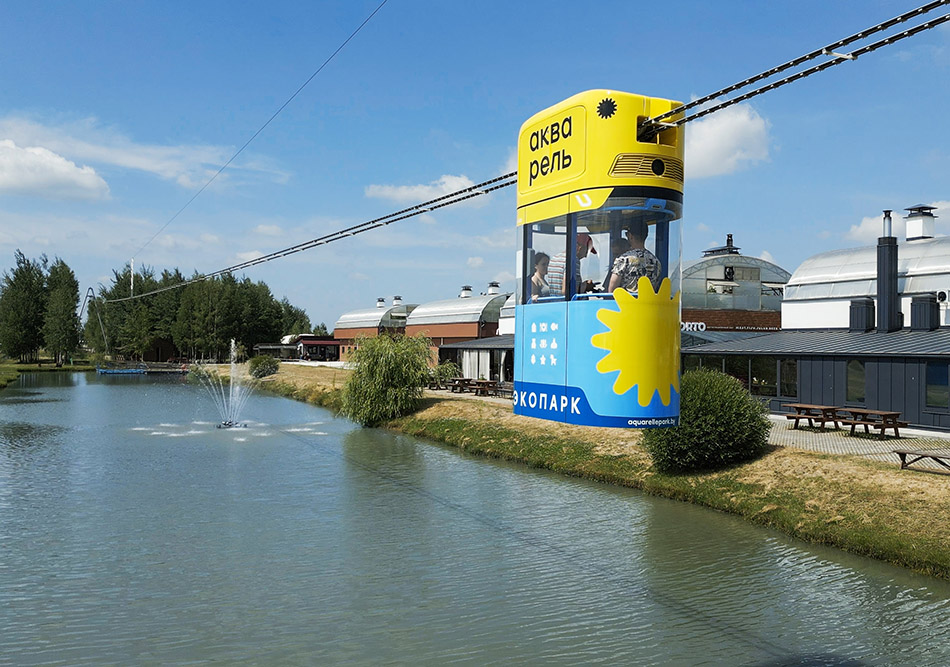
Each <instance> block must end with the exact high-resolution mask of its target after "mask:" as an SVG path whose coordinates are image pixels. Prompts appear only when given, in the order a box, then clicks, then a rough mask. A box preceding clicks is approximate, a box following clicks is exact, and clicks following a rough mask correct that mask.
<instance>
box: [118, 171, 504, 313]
mask: <svg viewBox="0 0 950 667" xmlns="http://www.w3.org/2000/svg"><path fill="white" fill-rule="evenodd" d="M517 175H518V172H515V171H513V172H511V173H508V174H504V175H503V176H497V177H495V178H492V179H490V180H487V181H484V182H482V183H478V184H476V185H471V186H469V187H467V188H463V189H461V190H457V191H455V192H452V193H449V194H447V195H442V196H441V197H436V198H435V199H430V200H429V201H427V202H423V203H421V204H416V205H415V206H410V207H409V208H404V209H402V210H401V211H396V212H395V213H390V214H389V215H384V216H382V217H379V218H374V219H373V220H367V221H366V222H361V223H359V224H357V225H353V226H351V227H347V228H345V229H341V230H338V231H335V232H331V233H330V234H325V235H323V236H319V237H317V238H315V239H311V240H309V241H305V242H304V243H298V244H297V245H293V246H290V247H289V248H284V249H282V250H277V251H274V252H272V253H269V254H267V255H261V256H260V257H256V258H255V259H251V260H248V261H246V262H241V263H240V264H234V265H232V266H229V267H227V268H224V269H220V270H218V271H214V272H212V273H207V274H203V275H200V276H196V277H194V278H191V279H189V280H185V281H182V282H180V283H175V284H174V285H168V286H165V287H160V288H158V289H155V290H152V291H150V292H142V293H140V294H135V295H134V296H127V297H122V298H119V299H106V300H104V301H103V303H119V302H122V301H131V300H133V299H139V298H142V297H145V296H150V295H153V294H159V293H161V292H167V291H168V290H173V289H178V288H179V287H184V286H185V285H190V284H192V283H196V282H201V281H204V280H210V279H212V278H216V277H218V276H223V275H226V274H229V273H234V272H236V271H240V270H241V269H246V268H249V267H251V266H256V265H258V264H264V263H266V262H271V261H273V260H275V259H280V258H282V257H287V256H288V255H293V254H296V253H298V252H303V251H304V250H309V249H310V248H315V247H317V246H321V245H325V244H327V243H332V242H333V241H339V240H341V239H345V238H349V237H350V236H355V235H356V234H361V233H363V232H367V231H369V230H371V229H377V228H379V227H385V226H386V225H389V224H392V223H393V222H398V221H400V220H406V219H407V218H412V217H414V216H417V215H421V214H423V213H428V212H429V211H434V210H437V209H440V208H444V207H446V206H451V205H453V204H458V203H461V202H463V201H466V200H468V199H472V198H474V197H479V196H481V195H487V194H489V193H491V192H494V191H495V190H500V189H502V188H506V187H508V186H509V185H514V184H515V183H516V182H517V180H516V177H517Z"/></svg>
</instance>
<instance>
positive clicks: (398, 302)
mask: <svg viewBox="0 0 950 667" xmlns="http://www.w3.org/2000/svg"><path fill="white" fill-rule="evenodd" d="M393 305H394V306H401V305H402V297H401V296H399V295H398V294H397V295H396V296H394V297H393Z"/></svg>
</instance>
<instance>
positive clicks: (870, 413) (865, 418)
mask: <svg viewBox="0 0 950 667" xmlns="http://www.w3.org/2000/svg"><path fill="white" fill-rule="evenodd" d="M840 410H841V412H843V413H845V414H846V415H850V417H845V418H842V419H840V420H839V421H840V422H841V423H842V424H850V426H851V435H854V429H855V427H857V426H863V427H864V432H865V433H870V430H869V429H872V428H874V429H877V430H879V431H880V432H881V440H883V439H884V438H885V434H886V432H887V429H893V430H894V437H895V438H899V437H901V434H900V427H901V426H907V422H902V421H900V418H901V413H900V412H896V411H894V410H871V409H870V408H840Z"/></svg>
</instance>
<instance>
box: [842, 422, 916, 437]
mask: <svg viewBox="0 0 950 667" xmlns="http://www.w3.org/2000/svg"><path fill="white" fill-rule="evenodd" d="M838 421H839V422H841V423H842V424H848V425H850V426H851V435H854V429H855V427H857V426H863V427H864V432H865V433H870V432H871V431H870V430H868V429H869V428H876V429H877V430H879V431H880V432H881V433H880V438H881V440H883V439H884V437H885V431H887V429H889V428H892V429H894V437H895V438H899V437H901V433H900V429H901V428H903V427H906V426H907V425H908V423H907V422H893V423H887V424H885V423H883V422H878V421H868V420H866V419H839V420H838Z"/></svg>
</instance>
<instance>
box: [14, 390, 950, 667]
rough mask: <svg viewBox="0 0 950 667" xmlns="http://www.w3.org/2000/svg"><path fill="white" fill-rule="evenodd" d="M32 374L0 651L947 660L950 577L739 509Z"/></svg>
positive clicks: (193, 657) (292, 418) (316, 422)
mask: <svg viewBox="0 0 950 667" xmlns="http://www.w3.org/2000/svg"><path fill="white" fill-rule="evenodd" d="M31 391H34V389H31ZM35 391H39V392H41V393H42V396H40V398H46V397H48V398H55V399H62V400H60V401H59V402H56V403H50V404H45V405H43V404H33V405H29V404H26V403H24V404H18V405H15V406H11V408H10V409H11V411H14V412H16V418H15V419H12V420H10V421H8V422H5V423H4V425H3V426H2V427H0V451H2V452H3V455H0V554H2V558H0V599H2V600H3V601H4V604H2V605H0V629H2V631H3V643H2V645H0V646H2V648H0V662H3V661H9V662H10V663H12V664H20V663H36V662H51V663H59V664H72V663H136V662H150V663H164V662H173V663H177V662H205V661H218V662H223V663H228V664H230V663H253V664H282V663H291V664H340V663H346V664H377V663H387V662H389V663H399V664H405V663H417V662H422V663H429V664H443V663H448V662H467V663H476V664H479V665H481V664H511V663H516V664H545V665H548V664H578V663H584V664H586V663H598V662H599V663H611V664H613V663H620V664H690V665H693V664H727V665H762V666H763V667H766V666H768V667H771V666H773V665H775V666H778V665H793V664H795V665H826V664H827V665H862V664H915V665H917V664H933V665H939V664H946V663H947V662H948V660H950V642H948V641H947V640H948V639H950V613H948V612H950V607H948V604H950V586H948V585H946V584H945V583H944V582H938V581H934V580H931V579H927V578H925V577H917V576H914V575H911V574H909V573H907V572H904V571H902V570H898V569H896V568H891V567H888V566H886V565H883V564H880V563H874V562H872V561H868V560H865V559H861V558H855V557H852V556H848V555H847V554H842V553H840V552H836V551H833V550H830V549H822V548H814V547H809V546H807V545H804V544H801V543H799V542H796V541H794V540H789V539H786V538H785V537H783V536H781V535H778V534H776V533H772V532H770V531H765V530H762V529H759V528H755V527H753V526H750V525H748V524H745V523H743V522H741V521H738V520H736V519H734V518H733V517H729V516H726V515H721V514H718V513H714V512H709V511H707V510H704V509H702V508H698V507H693V506H689V505H683V504H680V503H675V502H671V501H664V500H661V499H656V498H650V497H646V496H642V495H640V494H638V493H636V492H633V491H630V490H625V489H617V488H613V487H608V486H604V485H599V484H594V483H588V482H584V481H581V480H572V479H565V478H562V477H559V476H556V475H553V474H548V473H545V472H541V471H535V470H527V469H525V468H523V467H520V466H516V465H509V464H506V463H504V462H500V461H486V460H481V459H479V460H474V459H470V458H469V457H466V456H464V455H460V454H459V453H458V452H457V451H455V450H451V449H447V448H442V447H439V446H436V445H433V444H431V443H421V442H419V441H416V440H414V439H412V438H408V437H404V436H399V435H395V434H392V433H387V432H385V431H378V430H373V429H358V428H355V427H354V426H353V425H352V424H351V423H349V422H347V421H345V420H342V419H337V418H334V417H333V416H332V415H330V414H329V413H326V412H324V411H321V410H317V409H315V408H312V407H310V406H306V405H303V404H299V403H294V402H291V401H286V400H283V399H277V398H274V397H269V396H264V395H262V396H256V397H254V398H253V400H251V401H250V402H249V403H248V406H247V410H246V414H247V418H248V420H249V424H250V426H249V428H248V429H246V433H244V434H243V435H241V434H238V433H237V432H236V431H234V430H232V431H226V430H220V429H214V428H213V424H212V423H211V422H212V421H213V420H214V417H215V413H214V406H213V405H212V404H211V403H210V401H207V400H205V399H203V398H202V392H201V390H200V388H198V387H194V386H188V385H183V384H180V383H177V382H158V383H155V382H151V383H149V382H146V383H143V382H141V381H140V379H138V378H134V379H128V380H124V381H120V382H117V383H112V382H110V383H100V382H97V381H91V382H80V384H78V385H76V386H74V387H71V388H61V387H57V386H50V387H47V388H42V387H40V386H37V387H36V388H35ZM4 429H6V430H4ZM241 430H242V431H244V430H245V429H241ZM4 434H5V435H4ZM236 436H238V437H236ZM10 442H16V443H18V444H17V445H16V446H15V447H14V446H12V445H10V444H9V443H10ZM25 443H28V444H25ZM40 452H41V453H42V455H41V456H38V455H37V453H40ZM11 461H18V462H21V463H23V462H25V463H26V465H17V466H14V465H13V464H11ZM918 628H924V629H925V630H919V629H918Z"/></svg>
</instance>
